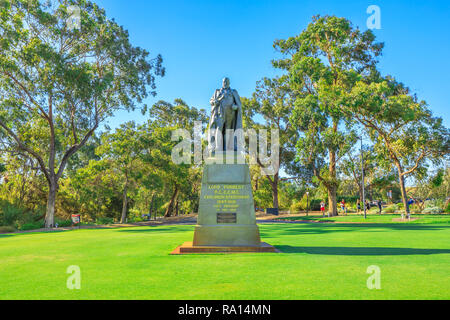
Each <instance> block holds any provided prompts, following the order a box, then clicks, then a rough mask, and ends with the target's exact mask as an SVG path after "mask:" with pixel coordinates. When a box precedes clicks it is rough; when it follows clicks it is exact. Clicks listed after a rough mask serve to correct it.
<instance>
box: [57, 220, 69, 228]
mask: <svg viewBox="0 0 450 320" xmlns="http://www.w3.org/2000/svg"><path fill="white" fill-rule="evenodd" d="M56 223H57V224H58V227H60V228H65V227H71V226H72V220H57V221H56Z"/></svg>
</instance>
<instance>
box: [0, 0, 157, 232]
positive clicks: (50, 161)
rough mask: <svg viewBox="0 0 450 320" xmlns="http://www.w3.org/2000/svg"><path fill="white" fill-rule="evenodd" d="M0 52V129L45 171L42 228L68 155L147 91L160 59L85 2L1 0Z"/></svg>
mask: <svg viewBox="0 0 450 320" xmlns="http://www.w3.org/2000/svg"><path fill="white" fill-rule="evenodd" d="M74 8H76V9H77V10H75V11H74V10H73V9H74ZM74 13H76V14H79V16H78V17H76V18H78V19H79V25H78V26H76V25H74V24H72V23H70V22H71V19H73V18H74ZM68 22H69V23H68ZM0 50H1V55H0V130H1V131H2V132H3V133H4V134H6V136H7V138H6V139H8V141H9V144H10V145H12V146H13V147H14V148H16V149H19V150H20V151H22V152H26V153H28V154H29V155H30V156H31V157H33V158H34V159H36V161H37V162H38V165H39V168H40V170H41V171H42V173H43V174H44V175H45V178H46V181H47V184H48V187H49V191H48V200H47V212H46V218H45V224H46V226H47V227H49V226H52V225H53V224H54V214H55V200H56V195H57V191H58V183H59V180H60V179H61V177H62V175H63V173H64V170H65V168H66V166H67V164H68V161H69V159H70V158H71V157H72V156H73V155H74V154H75V153H76V152H77V151H78V150H80V148H82V147H83V146H84V145H85V144H86V143H87V141H88V140H89V139H90V137H91V136H92V135H93V134H94V132H95V131H96V130H97V128H98V127H99V126H100V124H101V123H102V121H104V120H105V118H107V117H109V116H111V115H112V114H113V112H114V111H115V110H118V109H119V108H122V109H127V110H130V109H134V108H135V106H136V102H137V103H141V102H142V100H143V99H144V98H146V97H147V96H148V95H149V94H151V95H155V77H156V76H163V75H164V68H163V67H162V58H161V56H157V57H155V58H154V59H150V58H149V53H148V52H147V51H146V50H144V49H142V48H139V47H135V46H133V45H132V44H131V42H130V39H129V35H128V32H127V31H126V30H124V29H123V27H121V26H119V25H118V24H117V23H116V22H115V21H114V20H113V19H109V18H108V17H107V16H106V14H105V11H104V10H103V9H101V8H99V7H98V6H97V5H96V4H94V3H92V2H90V1H88V0H51V1H38V0H3V1H1V2H0ZM36 128H39V130H36ZM33 131H37V133H38V135H35V134H34V133H33ZM1 136H2V137H3V135H1Z"/></svg>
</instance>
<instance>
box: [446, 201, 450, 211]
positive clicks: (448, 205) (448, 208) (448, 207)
mask: <svg viewBox="0 0 450 320" xmlns="http://www.w3.org/2000/svg"><path fill="white" fill-rule="evenodd" d="M445 213H450V202H449V203H447V207H446V208H445Z"/></svg>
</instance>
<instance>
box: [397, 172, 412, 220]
mask: <svg viewBox="0 0 450 320" xmlns="http://www.w3.org/2000/svg"><path fill="white" fill-rule="evenodd" d="M397 170H398V178H399V184H400V191H401V194H402V202H403V207H404V208H405V214H406V216H407V217H408V218H409V204H408V196H407V194H406V187H405V176H404V175H403V174H402V173H403V170H402V166H401V165H400V164H399V163H397ZM402 218H403V214H402Z"/></svg>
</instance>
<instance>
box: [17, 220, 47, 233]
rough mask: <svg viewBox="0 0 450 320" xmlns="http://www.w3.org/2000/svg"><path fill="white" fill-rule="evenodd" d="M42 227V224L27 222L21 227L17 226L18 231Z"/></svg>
mask: <svg viewBox="0 0 450 320" xmlns="http://www.w3.org/2000/svg"><path fill="white" fill-rule="evenodd" d="M43 227H44V223H43V222H28V223H25V224H23V225H19V226H18V229H19V230H21V231H28V230H36V229H41V228H43Z"/></svg>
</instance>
